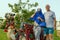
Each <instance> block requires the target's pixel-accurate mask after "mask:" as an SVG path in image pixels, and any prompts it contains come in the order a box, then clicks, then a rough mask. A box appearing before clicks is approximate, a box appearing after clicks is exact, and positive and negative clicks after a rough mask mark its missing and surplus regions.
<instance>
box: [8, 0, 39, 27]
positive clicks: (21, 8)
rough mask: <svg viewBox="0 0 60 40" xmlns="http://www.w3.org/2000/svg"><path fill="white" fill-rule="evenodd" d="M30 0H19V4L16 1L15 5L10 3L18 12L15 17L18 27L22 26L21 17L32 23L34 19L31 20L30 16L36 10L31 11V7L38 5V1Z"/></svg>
mask: <svg viewBox="0 0 60 40" xmlns="http://www.w3.org/2000/svg"><path fill="white" fill-rule="evenodd" d="M29 2H30V0H26V1H25V2H22V0H19V2H18V3H17V4H16V3H15V4H14V5H12V4H10V3H9V4H8V5H9V7H10V8H11V9H12V12H14V13H17V14H16V17H15V22H16V25H17V27H19V26H20V18H22V19H24V21H25V22H30V23H32V21H30V20H29V18H30V16H31V15H32V14H33V13H34V12H35V10H34V9H32V10H31V11H30V9H31V8H32V7H37V6H38V3H37V2H35V3H34V4H31V3H29ZM18 14H19V15H18ZM20 16H21V17H20Z"/></svg>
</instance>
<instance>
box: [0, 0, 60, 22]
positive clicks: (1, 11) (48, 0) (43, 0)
mask: <svg viewBox="0 0 60 40" xmlns="http://www.w3.org/2000/svg"><path fill="white" fill-rule="evenodd" d="M22 1H26V0H22ZM34 2H38V3H39V5H38V6H37V7H35V9H37V8H41V9H42V10H43V13H44V12H45V11H46V10H45V6H46V5H47V4H49V5H50V6H51V10H52V11H54V12H55V15H56V19H57V20H58V21H59V20H60V15H59V14H60V11H59V10H60V0H30V3H34ZM8 3H10V4H12V5H13V4H14V3H18V0H0V17H2V18H4V15H5V13H7V12H11V8H9V7H8Z"/></svg>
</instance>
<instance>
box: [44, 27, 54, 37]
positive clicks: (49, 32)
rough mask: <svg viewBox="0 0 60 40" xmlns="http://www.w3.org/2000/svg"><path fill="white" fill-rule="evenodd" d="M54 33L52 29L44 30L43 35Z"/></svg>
mask: <svg viewBox="0 0 60 40" xmlns="http://www.w3.org/2000/svg"><path fill="white" fill-rule="evenodd" d="M53 33H54V28H44V35H45V36H46V35H47V34H53Z"/></svg>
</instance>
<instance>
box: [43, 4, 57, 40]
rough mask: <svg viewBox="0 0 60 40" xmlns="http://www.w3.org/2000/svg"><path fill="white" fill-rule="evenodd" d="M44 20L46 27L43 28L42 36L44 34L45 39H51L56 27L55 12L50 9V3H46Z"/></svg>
mask: <svg viewBox="0 0 60 40" xmlns="http://www.w3.org/2000/svg"><path fill="white" fill-rule="evenodd" d="M44 15H45V22H46V28H44V36H46V40H53V32H54V29H56V17H55V13H54V12H53V11H51V10H50V5H46V12H45V14H44Z"/></svg>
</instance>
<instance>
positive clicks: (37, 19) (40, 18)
mask: <svg viewBox="0 0 60 40" xmlns="http://www.w3.org/2000/svg"><path fill="white" fill-rule="evenodd" d="M31 18H32V20H33V21H34V25H35V27H34V28H33V30H34V34H35V40H40V33H41V28H42V27H43V26H46V24H45V18H44V15H43V13H42V10H41V9H40V8H38V9H37V12H36V13H35V14H33V15H32V16H31ZM42 22H44V23H43V24H42Z"/></svg>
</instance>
